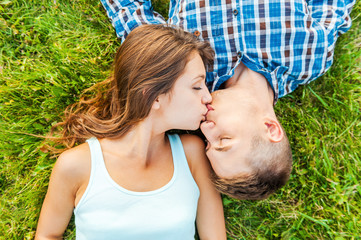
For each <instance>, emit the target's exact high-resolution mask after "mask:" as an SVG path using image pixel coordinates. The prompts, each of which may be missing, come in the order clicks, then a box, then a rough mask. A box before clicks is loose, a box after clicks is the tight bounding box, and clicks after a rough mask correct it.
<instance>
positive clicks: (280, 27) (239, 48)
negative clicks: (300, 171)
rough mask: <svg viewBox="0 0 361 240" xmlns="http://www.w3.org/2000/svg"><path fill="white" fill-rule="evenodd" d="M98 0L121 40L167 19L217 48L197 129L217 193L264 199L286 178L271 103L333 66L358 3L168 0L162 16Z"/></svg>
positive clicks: (286, 162)
mask: <svg viewBox="0 0 361 240" xmlns="http://www.w3.org/2000/svg"><path fill="white" fill-rule="evenodd" d="M101 1H102V4H103V6H104V7H105V9H106V11H107V14H108V16H109V18H110V19H111V20H112V24H113V26H114V27H115V30H116V32H117V36H118V37H119V38H121V39H122V40H124V39H125V37H126V36H127V34H128V33H129V32H130V31H131V30H132V29H134V28H135V27H137V26H138V25H141V24H164V23H168V24H172V25H176V26H179V27H180V28H182V29H184V30H185V31H188V32H191V33H193V34H194V35H195V36H196V37H197V38H199V39H200V40H204V41H209V42H210V44H211V46H212V47H213V49H214V50H215V60H214V64H213V66H212V67H211V68H210V69H208V72H207V79H206V81H207V86H208V87H209V89H210V90H211V91H212V92H213V93H212V97H213V101H212V104H210V105H209V106H208V108H209V112H208V114H207V120H206V121H205V122H203V123H202V124H201V130H202V132H203V134H204V135H205V137H206V138H207V140H208V145H207V148H206V152H207V156H208V158H209V160H210V162H211V165H212V167H213V170H214V173H215V174H214V182H215V185H216V187H217V188H218V190H220V191H221V192H223V193H225V194H228V195H229V196H231V197H235V198H239V199H264V198H266V197H267V196H269V195H270V194H271V193H273V192H274V191H275V190H277V189H278V188H280V187H281V186H283V185H284V184H285V183H286V182H287V180H288V178H289V176H290V172H291V168H292V154H291V149H290V146H289V142H288V139H287V136H286V133H285V132H284V130H283V128H282V126H281V124H280V123H279V121H278V120H277V117H276V115H275V112H274V109H273V106H274V104H275V103H276V101H277V100H278V98H280V97H283V96H285V95H286V94H288V93H290V92H292V91H293V90H295V89H296V88H297V86H299V85H304V84H308V83H309V82H310V81H312V80H314V79H316V78H318V77H320V76H321V75H322V74H324V73H325V72H326V71H327V70H328V69H329V68H330V66H331V64H332V60H333V52H334V47H335V43H336V40H337V38H338V37H339V36H340V34H342V33H344V32H346V31H347V30H348V29H349V28H350V26H351V18H350V16H349V14H350V11H351V9H352V6H353V4H354V3H355V0H313V1H312V0H310V1H309V0H293V1H290V0H256V1H253V0H241V1H232V0H209V1H206V0H171V1H170V10H169V18H168V20H167V21H165V20H164V18H163V17H162V16H161V15H159V14H158V13H156V12H154V11H153V8H152V6H151V2H150V1H147V0H139V1H130V0H121V1H116V0H101Z"/></svg>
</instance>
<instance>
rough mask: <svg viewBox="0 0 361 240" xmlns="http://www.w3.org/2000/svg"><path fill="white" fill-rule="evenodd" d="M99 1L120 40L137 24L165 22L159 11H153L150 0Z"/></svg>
mask: <svg viewBox="0 0 361 240" xmlns="http://www.w3.org/2000/svg"><path fill="white" fill-rule="evenodd" d="M101 2H102V4H103V6H104V8H105V10H106V12H107V15H108V17H109V19H110V20H111V22H112V25H113V27H114V28H115V31H116V33H117V36H118V38H120V39H121V41H122V42H123V41H124V39H125V38H126V37H127V35H128V34H129V33H130V32H131V31H132V30H133V29H134V28H136V27H137V26H139V25H143V24H165V23H166V21H165V20H164V18H163V17H162V16H161V15H160V14H159V13H157V12H155V11H153V7H152V3H151V1H150V0H134V1H132V0H101Z"/></svg>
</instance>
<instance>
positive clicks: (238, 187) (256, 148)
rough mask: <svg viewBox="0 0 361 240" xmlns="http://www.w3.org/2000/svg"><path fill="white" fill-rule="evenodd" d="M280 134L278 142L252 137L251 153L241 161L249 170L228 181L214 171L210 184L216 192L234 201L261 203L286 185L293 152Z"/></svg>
mask: <svg viewBox="0 0 361 240" xmlns="http://www.w3.org/2000/svg"><path fill="white" fill-rule="evenodd" d="M282 130H283V129H282ZM283 132H284V138H283V139H282V140H281V141H280V142H277V143H274V142H269V141H266V140H264V139H262V138H261V137H259V136H254V137H253V139H252V145H251V150H250V152H249V154H248V155H247V157H246V159H242V161H246V164H248V165H249V166H250V169H251V171H248V172H243V173H240V174H239V175H238V176H236V177H234V178H230V179H226V178H220V177H218V176H217V174H216V173H215V172H213V173H212V181H213V183H214V184H215V187H216V188H217V190H218V191H219V192H221V193H223V194H226V195H228V196H230V197H232V198H236V199H243V200H261V199H265V198H267V197H268V196H269V195H271V194H272V193H274V192H275V191H276V190H277V189H279V188H280V187H282V186H283V185H285V184H286V182H287V181H288V179H289V177H290V174H291V170H292V151H291V147H290V144H289V141H288V138H287V136H286V133H285V131H284V130H283Z"/></svg>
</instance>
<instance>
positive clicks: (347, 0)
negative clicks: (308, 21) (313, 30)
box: [307, 0, 355, 69]
mask: <svg viewBox="0 0 361 240" xmlns="http://www.w3.org/2000/svg"><path fill="white" fill-rule="evenodd" d="M354 4H355V0H310V1H308V2H307V6H308V10H309V14H310V15H311V17H312V19H313V20H314V21H316V22H317V23H318V24H320V25H321V26H323V28H324V29H325V32H326V37H327V42H328V46H327V54H326V56H327V58H326V69H327V68H329V67H330V66H331V64H332V60H333V52H334V49H335V43H336V40H337V38H338V37H339V36H340V35H341V34H343V33H345V32H347V30H349V29H350V27H351V22H352V21H351V17H350V13H351V10H352V7H353V5H354Z"/></svg>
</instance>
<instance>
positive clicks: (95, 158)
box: [86, 137, 104, 170]
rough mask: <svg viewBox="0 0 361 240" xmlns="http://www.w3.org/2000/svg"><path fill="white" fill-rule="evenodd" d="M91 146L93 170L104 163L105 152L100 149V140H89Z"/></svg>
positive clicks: (93, 138)
mask: <svg viewBox="0 0 361 240" xmlns="http://www.w3.org/2000/svg"><path fill="white" fill-rule="evenodd" d="M86 141H87V143H88V144H89V148H90V155H91V165H92V167H91V168H92V170H93V168H94V167H95V166H96V165H99V164H101V163H102V162H103V163H104V161H103V152H102V149H101V147H100V143H99V140H98V139H97V138H96V137H92V138H89V139H88V140H86Z"/></svg>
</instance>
